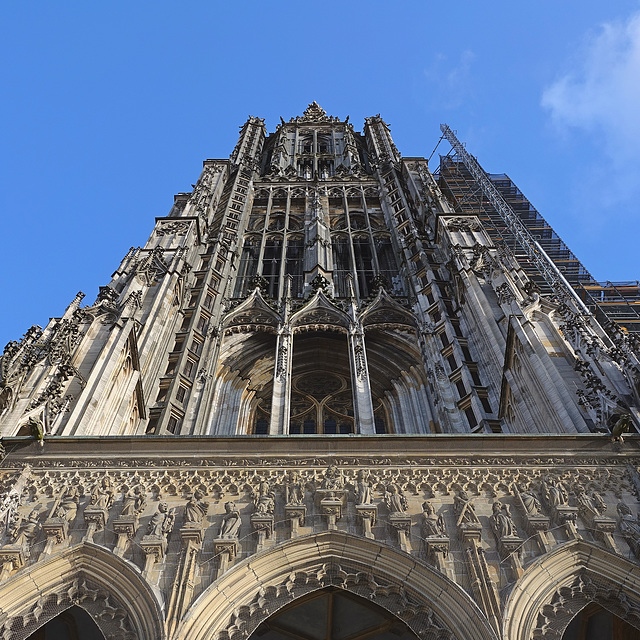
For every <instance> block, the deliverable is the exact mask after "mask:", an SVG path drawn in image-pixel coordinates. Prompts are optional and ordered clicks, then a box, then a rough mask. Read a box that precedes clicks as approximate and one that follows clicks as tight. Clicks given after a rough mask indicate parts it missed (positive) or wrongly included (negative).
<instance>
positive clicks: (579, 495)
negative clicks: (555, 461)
mask: <svg viewBox="0 0 640 640" xmlns="http://www.w3.org/2000/svg"><path fill="white" fill-rule="evenodd" d="M576 501H577V503H578V509H579V510H580V513H581V514H582V515H584V516H586V517H587V518H595V517H596V516H601V515H602V514H604V512H605V511H606V510H607V504H606V502H605V501H604V499H603V498H602V496H601V495H600V494H599V493H598V492H597V491H594V492H592V494H591V495H588V494H587V492H586V491H585V490H584V487H583V486H582V485H577V486H576Z"/></svg>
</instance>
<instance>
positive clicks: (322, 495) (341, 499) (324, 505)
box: [315, 489, 347, 531]
mask: <svg viewBox="0 0 640 640" xmlns="http://www.w3.org/2000/svg"><path fill="white" fill-rule="evenodd" d="M315 501H316V507H319V508H320V513H321V514H322V515H323V516H324V517H325V518H326V519H327V529H328V530H329V531H332V530H335V529H337V528H338V526H337V522H338V520H340V518H342V508H343V507H344V506H346V504H347V492H346V490H344V489H337V490H332V489H318V490H317V491H316V495H315Z"/></svg>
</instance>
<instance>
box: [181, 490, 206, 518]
mask: <svg viewBox="0 0 640 640" xmlns="http://www.w3.org/2000/svg"><path fill="white" fill-rule="evenodd" d="M202 498H204V494H203V493H202V491H200V489H196V490H195V492H194V493H193V494H192V495H191V497H190V498H189V502H187V505H186V507H185V508H184V521H185V523H190V524H200V523H201V522H202V518H204V516H205V514H206V513H207V509H208V508H209V503H208V502H205V501H204V500H202Z"/></svg>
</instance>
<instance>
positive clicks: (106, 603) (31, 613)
mask: <svg viewBox="0 0 640 640" xmlns="http://www.w3.org/2000/svg"><path fill="white" fill-rule="evenodd" d="M74 606H75V607H78V606H79V607H81V608H82V610H83V611H85V612H87V613H88V614H89V615H90V617H91V618H92V619H93V620H94V622H95V624H96V625H97V626H98V628H99V629H100V632H101V633H102V636H103V637H104V638H112V637H113V638H115V637H122V638H126V639H127V640H143V639H146V638H153V639H154V640H155V639H157V640H162V638H164V637H165V631H164V625H163V618H164V616H163V613H162V608H161V606H160V602H159V601H158V599H157V595H156V593H154V590H153V589H152V587H151V586H150V585H149V584H148V583H147V582H146V581H145V580H144V579H143V578H142V576H141V575H140V572H139V571H138V570H137V569H136V568H134V567H133V566H132V565H131V564H130V563H128V562H126V561H124V560H122V559H121V558H119V557H117V556H115V555H114V554H113V553H111V552H109V551H107V550H106V549H104V548H102V547H100V546H99V545H96V544H92V543H86V542H85V543H82V544H79V545H75V546H73V547H70V548H67V549H65V550H64V551H61V552H60V553H56V554H55V555H52V556H50V557H49V558H47V559H45V560H43V561H40V562H37V563H36V564H35V565H29V566H27V567H24V568H23V569H22V570H20V571H18V572H17V573H15V574H14V575H13V576H11V578H9V579H8V580H6V581H5V582H3V583H2V584H1V585H0V611H1V612H2V615H1V616H0V638H2V639H3V640H5V639H6V640H9V639H10V640H27V639H29V640H41V638H38V636H37V635H33V634H34V632H36V631H37V630H38V629H41V628H42V627H44V626H45V625H46V624H47V623H48V622H49V621H51V620H54V619H55V618H57V617H58V616H61V614H64V613H65V612H67V611H69V610H70V609H71V608H72V607H74ZM82 615H83V614H82V612H80V613H77V616H78V618H77V619H80V617H82ZM61 620H63V618H58V622H60V621H61ZM55 626H56V623H54V627H55ZM69 628H70V627H69ZM53 637H57V636H53ZM72 637H73V636H72ZM80 637H81V638H83V640H84V636H80ZM62 638H64V636H62ZM97 638H98V639H100V640H101V637H100V636H97ZM89 639H90V640H93V638H91V636H88V640H89ZM45 640H49V639H48V637H47V636H45Z"/></svg>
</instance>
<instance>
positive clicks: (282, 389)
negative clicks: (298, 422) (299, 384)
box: [269, 326, 293, 435]
mask: <svg viewBox="0 0 640 640" xmlns="http://www.w3.org/2000/svg"><path fill="white" fill-rule="evenodd" d="M292 352H293V336H292V334H291V329H290V328H289V327H288V326H284V327H280V329H279V330H278V339H277V342H276V356H275V361H276V363H275V368H274V373H273V392H272V395H271V421H270V423H269V434H270V435H280V434H283V433H289V406H290V404H291V362H292V359H293V353H292Z"/></svg>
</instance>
